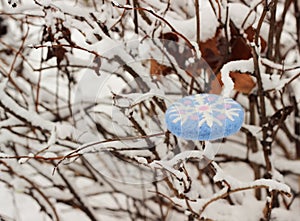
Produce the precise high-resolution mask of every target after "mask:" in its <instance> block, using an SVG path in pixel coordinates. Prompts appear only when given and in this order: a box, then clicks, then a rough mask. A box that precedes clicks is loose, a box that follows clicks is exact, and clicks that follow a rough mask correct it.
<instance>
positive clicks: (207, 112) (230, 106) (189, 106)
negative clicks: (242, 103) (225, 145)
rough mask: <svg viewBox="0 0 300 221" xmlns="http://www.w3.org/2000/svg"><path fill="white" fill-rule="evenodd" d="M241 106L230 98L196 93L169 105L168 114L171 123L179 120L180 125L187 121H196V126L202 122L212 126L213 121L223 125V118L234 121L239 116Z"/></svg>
mask: <svg viewBox="0 0 300 221" xmlns="http://www.w3.org/2000/svg"><path fill="white" fill-rule="evenodd" d="M240 111H241V108H240V107H239V106H237V103H236V102H235V101H234V100H232V99H230V98H223V97H220V96H218V95H212V94H206V95H204V94H197V95H194V96H188V97H185V98H183V99H181V100H179V101H178V102H175V103H174V105H172V107H170V110H169V114H170V117H171V118H173V120H172V122H173V123H178V121H180V123H181V125H183V124H184V123H186V122H187V121H195V123H196V122H198V128H200V127H201V126H202V125H203V124H204V123H206V124H207V126H209V127H212V126H213V124H214V123H216V124H218V125H219V126H220V127H221V126H223V123H224V121H225V119H227V118H228V119H229V120H231V121H234V120H235V118H234V117H239V112H240Z"/></svg>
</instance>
